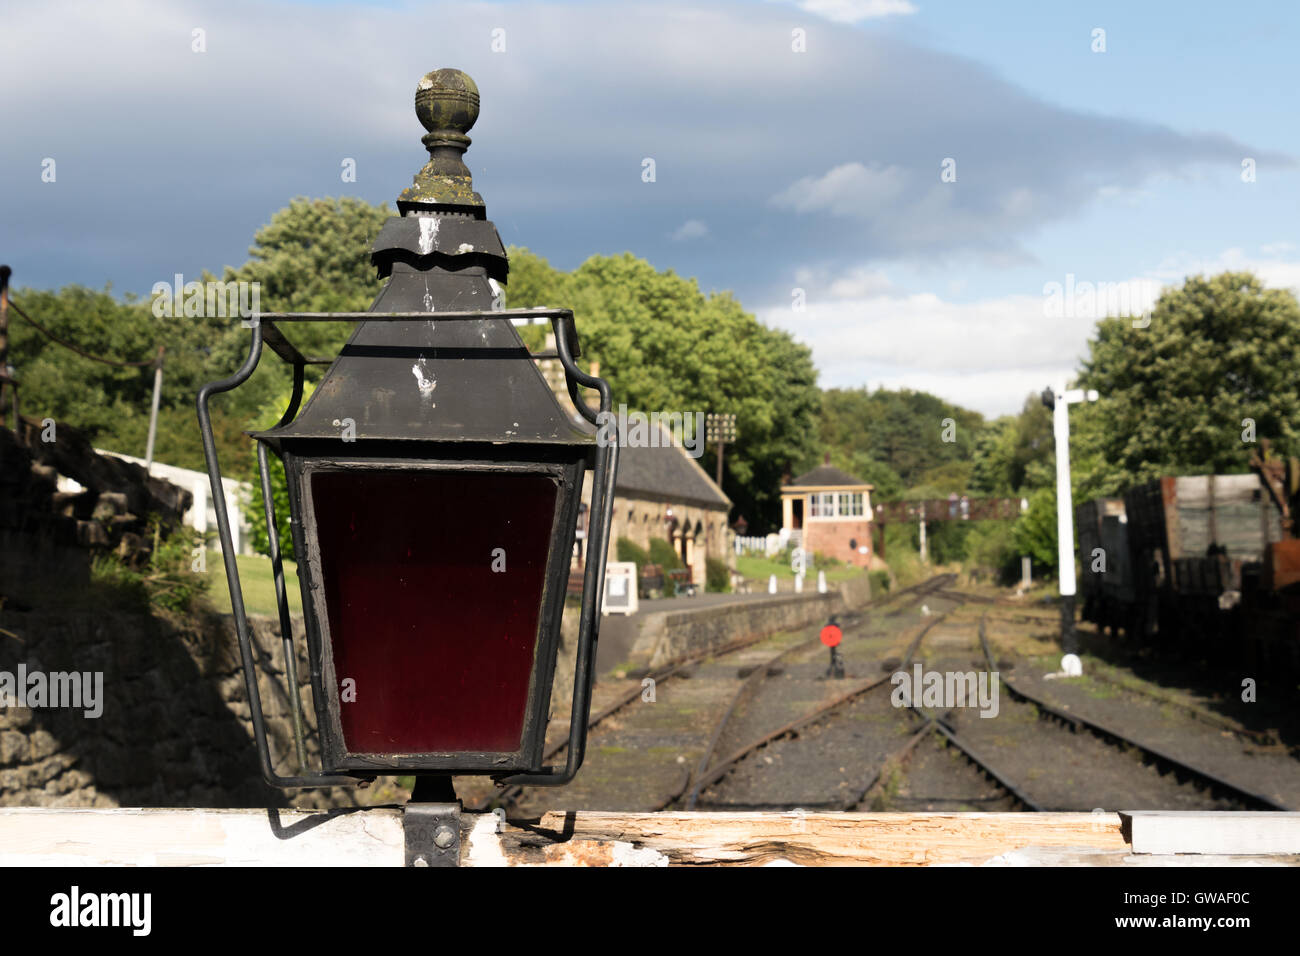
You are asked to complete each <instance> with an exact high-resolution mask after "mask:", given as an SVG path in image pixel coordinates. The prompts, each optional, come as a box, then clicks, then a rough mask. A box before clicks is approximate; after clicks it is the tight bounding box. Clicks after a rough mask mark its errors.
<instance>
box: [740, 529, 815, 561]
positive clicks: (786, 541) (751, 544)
mask: <svg viewBox="0 0 1300 956" xmlns="http://www.w3.org/2000/svg"><path fill="white" fill-rule="evenodd" d="M787 545H792V546H794V547H796V548H800V547H803V532H802V531H798V530H794V531H792V530H789V529H787V528H782V529H781V533H780V534H769V535H766V536H761V535H750V536H744V537H742V536H741V535H736V545H735V547H736V554H763V555H767V556H768V557H771V556H772V555H774V554H780V553H781V551H782V550H783V549H784V548H785V547H786V546H787Z"/></svg>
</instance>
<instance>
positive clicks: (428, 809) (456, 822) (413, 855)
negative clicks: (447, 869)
mask: <svg viewBox="0 0 1300 956" xmlns="http://www.w3.org/2000/svg"><path fill="white" fill-rule="evenodd" d="M402 832H403V834H404V836H405V845H406V865H407V866H459V865H460V804H459V803H408V804H407V805H406V807H405V808H404V809H403V810H402Z"/></svg>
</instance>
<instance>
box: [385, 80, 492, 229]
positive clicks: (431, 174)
mask: <svg viewBox="0 0 1300 956" xmlns="http://www.w3.org/2000/svg"><path fill="white" fill-rule="evenodd" d="M478 109H479V99H478V86H477V85H475V83H474V81H473V80H472V79H470V77H469V74H467V73H463V72H461V71H460V70H450V69H444V70H433V71H432V72H430V73H426V74H424V76H422V77H421V78H420V82H419V84H418V85H417V86H416V88H415V115H416V116H418V117H419V119H420V123H421V124H422V125H423V126H424V128H425V129H426V130H428V132H427V133H425V135H424V136H423V137H421V140H420V141H421V142H422V143H424V147H425V149H427V150H428V151H429V162H428V163H426V164H425V166H424V168H423V169H421V170H420V171H419V172H418V173H417V174H416V176H415V182H414V183H413V184H412V185H410V186H408V187H407V188H406V189H405V190H403V192H402V194H401V195H400V196H398V197H397V205H398V209H400V210H401V211H402V212H403V213H412V212H420V211H422V210H421V208H420V207H425V208H424V209H423V211H424V212H426V213H428V212H440V211H447V212H454V211H457V209H456V207H468V208H466V209H462V210H460V211H464V212H469V213H471V214H473V215H475V216H476V217H477V218H482V216H483V197H482V196H480V195H479V194H478V193H476V192H474V182H473V179H472V177H471V176H470V172H469V168H468V167H467V166H466V165H465V161H464V159H463V158H462V157H463V155H464V153H465V150H466V149H468V148H469V144H470V138H469V137H468V136H467V135H465V134H466V133H468V132H469V131H470V129H471V128H473V126H474V122H475V121H476V120H477V119H478ZM429 207H432V208H429ZM449 207H450V208H449Z"/></svg>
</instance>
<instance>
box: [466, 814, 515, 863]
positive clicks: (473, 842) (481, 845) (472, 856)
mask: <svg viewBox="0 0 1300 956" xmlns="http://www.w3.org/2000/svg"><path fill="white" fill-rule="evenodd" d="M497 825H498V824H497V817H496V816H495V815H494V814H491V813H487V814H483V815H482V816H479V817H478V819H476V820H475V821H474V827H473V829H471V830H470V831H469V840H468V843H469V854H468V859H467V862H468V863H469V864H470V865H471V866H509V865H510V861H509V860H507V859H506V855H505V853H503V852H502V851H501V837H499V836H497Z"/></svg>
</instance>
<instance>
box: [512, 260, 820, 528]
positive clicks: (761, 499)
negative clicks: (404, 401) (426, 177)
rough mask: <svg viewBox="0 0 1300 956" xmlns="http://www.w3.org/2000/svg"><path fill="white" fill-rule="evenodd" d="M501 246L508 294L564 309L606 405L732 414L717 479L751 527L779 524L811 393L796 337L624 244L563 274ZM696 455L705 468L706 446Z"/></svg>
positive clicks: (802, 453)
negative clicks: (603, 385) (609, 396)
mask: <svg viewBox="0 0 1300 956" xmlns="http://www.w3.org/2000/svg"><path fill="white" fill-rule="evenodd" d="M510 257H511V272H510V283H509V286H508V288H507V293H506V302H507V304H508V305H509V306H510V307H511V308H529V307H533V306H542V305H551V306H568V307H570V308H572V309H573V310H574V314H575V315H576V317H577V320H578V330H579V337H580V340H581V345H582V352H583V358H582V361H583V362H584V363H586V364H589V363H590V362H592V361H593V360H594V361H598V362H599V363H600V368H601V375H602V376H604V377H606V378H608V379H609V382H610V386H611V388H612V389H613V393H614V402H615V405H616V406H617V405H618V404H626V405H627V407H628V409H629V410H634V411H645V412H652V411H680V412H697V411H698V412H705V413H708V412H723V413H732V414H735V415H736V421H737V432H738V440H737V442H736V443H735V444H734V445H731V446H730V447H729V448H728V449H727V453H726V459H725V472H724V478H723V490H724V491H725V492H726V493H727V495H728V496H729V497H731V499H732V501H733V503H734V504H735V507H736V509H737V511H738V512H739V513H741V514H744V515H745V516H746V519H747V520H748V521H749V523H750V526H751V527H752V528H754V529H755V533H762V532H763V531H764V530H766V529H767V528H770V527H772V526H773V525H775V524H777V523H779V520H780V492H779V490H778V489H779V487H780V482H781V478H782V476H783V474H784V473H785V472H786V471H788V470H790V469H791V468H792V467H794V466H795V465H797V464H798V463H799V462H801V461H803V460H805V459H806V458H807V457H808V455H809V453H810V452H811V450H812V446H813V435H814V429H815V415H816V412H817V409H818V405H819V401H820V398H819V395H818V391H817V386H816V374H817V373H816V370H815V369H814V368H813V365H812V357H811V353H810V352H809V350H808V349H807V348H806V347H804V346H802V345H799V344H798V343H796V342H795V341H794V340H793V339H792V338H791V337H790V336H789V335H788V334H786V333H784V332H780V331H777V330H773V329H769V328H767V327H766V326H764V325H762V324H761V323H759V322H758V320H757V319H755V318H754V316H753V315H751V314H749V313H747V312H746V311H745V310H744V308H743V307H742V306H741V305H740V303H739V302H738V301H737V300H736V299H735V297H734V296H732V295H731V293H729V292H720V293H718V292H715V293H710V294H708V295H705V294H704V293H703V292H701V291H700V289H699V285H698V283H697V282H696V281H695V280H694V279H687V278H683V277H682V276H679V275H677V274H676V273H674V272H673V271H672V270H668V271H666V272H660V271H659V270H657V269H655V268H654V267H653V266H652V265H650V264H649V263H648V262H646V261H644V260H643V259H638V258H636V257H635V256H632V255H631V254H627V253H625V254H623V255H621V256H592V257H591V258H590V259H588V260H587V261H586V262H584V263H583V264H582V265H581V266H579V267H578V268H577V269H576V270H574V271H573V272H572V273H567V274H566V273H562V272H559V271H558V270H555V269H554V268H552V267H551V266H550V265H549V264H548V263H547V262H546V260H544V259H542V258H540V257H538V256H536V255H534V254H532V253H530V252H528V251H527V250H523V249H511V250H510ZM700 463H701V465H703V466H704V467H706V468H709V466H710V465H711V464H712V463H713V452H712V450H710V451H709V452H708V453H707V454H706V455H705V456H704V458H703V459H702V460H701V462H700ZM711 471H712V469H711V468H710V472H711Z"/></svg>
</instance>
